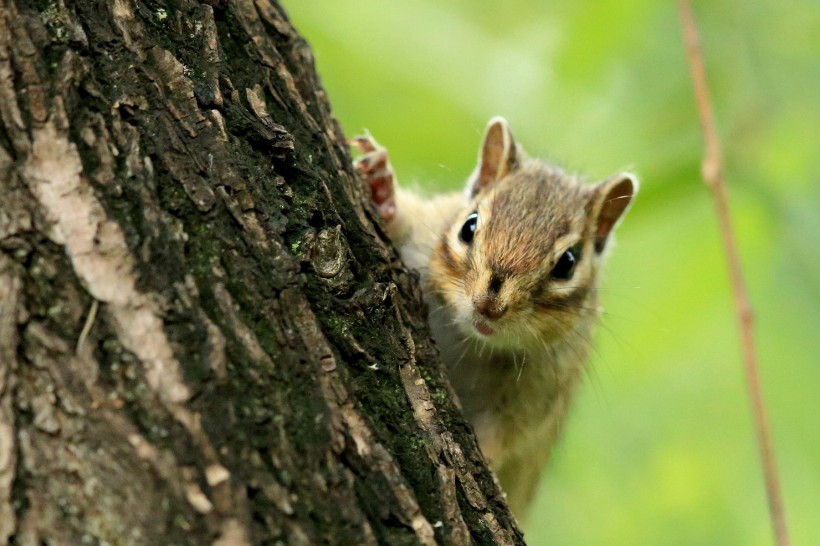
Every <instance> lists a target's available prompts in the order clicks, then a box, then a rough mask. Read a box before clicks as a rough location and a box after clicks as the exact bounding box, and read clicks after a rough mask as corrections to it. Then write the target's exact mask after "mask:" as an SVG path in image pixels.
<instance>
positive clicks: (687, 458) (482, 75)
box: [284, 0, 820, 545]
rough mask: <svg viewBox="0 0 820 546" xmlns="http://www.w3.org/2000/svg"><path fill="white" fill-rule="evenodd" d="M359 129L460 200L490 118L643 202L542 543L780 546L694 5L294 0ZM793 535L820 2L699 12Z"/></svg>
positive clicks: (345, 120) (805, 498) (819, 378)
mask: <svg viewBox="0 0 820 546" xmlns="http://www.w3.org/2000/svg"><path fill="white" fill-rule="evenodd" d="M284 4H285V7H286V8H287V9H288V12H289V14H290V16H291V17H292V19H293V22H294V24H295V26H296V27H297V29H298V30H300V31H301V33H302V34H303V35H305V36H306V37H307V39H308V41H309V42H310V44H311V45H312V47H313V49H314V53H315V55H316V58H317V64H318V70H319V73H320V75H321V76H322V79H323V82H324V84H325V86H326V88H327V91H328V94H329V96H330V100H331V103H332V105H333V108H334V112H335V114H336V116H337V117H338V118H339V120H340V121H341V123H342V125H343V127H344V128H345V131H346V132H347V134H348V135H353V134H356V133H359V132H361V131H362V130H363V129H364V128H367V129H369V130H370V131H371V132H372V133H373V134H374V135H376V137H377V138H378V139H379V140H380V141H381V142H382V143H383V144H384V145H386V146H387V147H388V148H389V150H390V153H391V156H392V160H393V163H394V166H395V167H396V170H397V172H398V175H399V179H400V180H401V181H402V183H404V184H411V183H418V184H420V185H422V186H424V187H427V188H430V189H431V190H436V189H442V190H445V189H454V188H460V187H461V186H462V184H463V181H464V179H465V178H466V176H467V175H468V174H469V172H470V171H471V169H472V168H473V165H474V162H475V158H476V154H477V151H478V144H479V140H480V136H481V133H482V131H483V128H484V125H485V123H486V122H487V120H488V119H489V118H490V117H491V116H492V115H495V114H501V115H504V116H506V117H507V119H508V120H509V121H510V124H511V126H512V128H513V131H514V132H515V134H516V136H517V137H518V139H519V141H520V142H522V143H523V144H524V146H525V147H526V148H527V150H528V151H529V152H530V153H531V154H533V155H540V156H542V157H545V158H548V159H550V160H552V161H555V162H557V163H559V164H561V165H564V166H565V167H567V168H569V169H571V170H577V171H581V172H583V173H585V174H587V175H588V176H589V177H590V178H591V179H600V178H603V177H605V176H607V175H609V174H612V173H615V172H617V171H618V170H620V169H624V168H628V169H632V170H634V171H635V172H637V173H638V174H639V176H640V178H641V181H642V186H641V192H640V195H639V196H638V199H637V201H636V203H635V206H634V207H633V208H632V210H631V212H630V213H629V215H628V217H627V219H626V221H625V222H624V224H623V225H622V226H621V228H620V230H619V232H618V245H617V248H616V250H615V252H614V253H613V255H612V259H611V261H610V263H609V268H608V275H607V279H606V283H605V286H606V288H605V289H604V290H603V292H602V293H603V300H604V301H603V303H604V305H605V307H606V311H607V312H606V315H605V316H604V319H603V324H602V327H601V328H599V331H598V336H597V347H598V351H597V355H596V356H595V358H594V362H593V363H592V371H591V372H590V374H589V377H588V380H587V382H586V385H585V386H584V388H583V389H582V392H581V393H580V395H579V399H578V400H577V404H576V405H575V408H574V410H573V413H572V417H571V420H570V422H569V425H568V427H567V430H566V434H565V435H564V438H563V440H562V441H561V443H560V445H559V447H558V449H557V451H556V452H555V454H554V457H553V459H552V461H551V462H550V464H549V466H548V468H547V469H546V471H545V472H544V479H543V483H542V486H541V491H540V494H539V496H538V498H537V501H536V504H535V506H534V509H533V511H532V514H531V515H530V517H529V520H528V522H527V524H526V525H525V529H526V537H527V540H528V543H529V544H532V545H538V544H558V545H582V544H584V545H589V544H594V545H601V544H607V545H611V544H630V545H646V544H652V545H656V544H659V545H675V544H681V545H693V544H715V545H724V544H732V545H734V544H740V545H747V544H748V545H765V544H771V543H772V538H771V536H772V535H771V532H770V527H769V521H768V514H767V506H766V500H765V496H764V487H763V481H762V477H761V471H760V465H759V461H758V456H757V451H756V447H755V437H754V431H753V428H752V422H751V417H750V411H749V404H748V400H747V396H746V390H745V382H744V376H743V373H742V364H741V361H740V357H739V349H738V342H737V330H736V325H735V318H734V315H733V311H732V301H731V296H730V290H729V286H728V283H727V274H726V267H725V261H724V258H723V254H722V249H721V244H720V238H719V233H718V231H717V224H716V219H715V215H714V211H713V207H712V202H711V197H710V195H709V194H708V193H707V191H706V190H705V187H704V186H703V184H702V183H701V182H700V178H699V163H700V158H701V149H702V146H701V138H700V132H699V126H698V118H697V113H696V111H695V107H694V102H693V98H692V90H691V84H690V79H689V71H688V68H687V66H686V64H685V59H684V54H683V48H682V45H681V39H680V30H679V26H678V20H677V13H676V9H675V4H674V3H672V2H656V1H652V0H631V1H626V0H618V1H614V0H603V1H594V2H593V1H578V2H558V1H546V0H512V1H505V2H502V1H490V0H414V1H406V0H404V1H403V0H371V1H365V0H346V1H340V0H309V1H296V0H290V1H288V0H284ZM695 12H696V16H697V18H698V21H699V25H700V30H701V34H702V39H703V42H704V49H705V56H706V63H707V69H708V75H709V78H710V84H711V87H712V96H713V99H714V106H715V110H716V115H717V117H718V123H719V127H720V132H721V137H722V140H723V147H724V149H725V156H726V165H727V172H728V180H729V183H730V191H731V197H732V209H733V211H732V212H733V217H734V224H735V226H736V228H737V232H738V236H739V239H740V246H741V254H742V260H743V263H744V266H745V268H746V270H745V274H746V279H747V282H748V287H749V291H750V293H751V297H752V299H753V303H754V306H755V308H756V311H757V339H758V344H759V351H760V360H761V368H762V369H761V373H762V378H763V384H764V389H765V396H766V400H767V403H768V407H769V412H770V419H771V422H772V427H773V430H774V437H775V441H776V453H777V457H778V465H779V469H780V473H781V479H782V485H783V489H784V492H785V501H786V510H787V516H788V522H789V524H790V527H791V534H792V538H793V544H795V545H814V544H820V393H818V390H820V366H818V355H820V214H819V213H818V209H820V184H818V182H820V174H819V173H820V144H818V142H820V134H819V133H820V4H818V2H817V0H803V1H799V0H795V1H792V2H776V1H774V0H764V1H761V2H746V1H740V0H721V1H716V2H698V3H696V5H695Z"/></svg>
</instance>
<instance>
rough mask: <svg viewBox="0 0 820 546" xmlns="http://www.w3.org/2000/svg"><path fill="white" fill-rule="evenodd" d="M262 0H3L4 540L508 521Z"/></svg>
mask: <svg viewBox="0 0 820 546" xmlns="http://www.w3.org/2000/svg"><path fill="white" fill-rule="evenodd" d="M423 314H424V309H423V306H422V304H421V299H420V295H419V292H418V285H417V282H416V279H415V277H414V276H413V275H412V274H409V273H408V272H406V271H405V270H403V269H402V268H401V265H400V264H399V263H398V262H397V259H396V255H395V253H394V252H393V250H391V249H390V247H389V246H388V245H387V244H386V243H385V240H384V236H383V234H382V233H381V231H380V230H379V227H378V224H377V222H376V221H375V220H374V214H373V213H372V211H371V208H370V206H369V205H368V204H367V203H366V199H365V196H364V195H363V191H362V189H361V187H360V185H359V182H358V181H357V180H356V179H355V178H354V176H353V175H352V172H351V168H350V157H349V153H348V150H347V146H346V144H345V140H344V137H343V135H342V133H341V130H340V129H339V126H338V124H337V123H336V121H335V120H334V119H333V117H332V116H331V114H330V109H329V106H328V103H327V99H326V98H325V95H324V93H323V91H322V89H321V86H320V84H319V82H318V80H317V77H316V75H315V73H314V69H313V63H312V58H311V53H310V51H309V49H308V47H307V45H306V44H305V43H304V41H302V40H301V39H300V38H299V37H298V36H297V35H296V34H295V32H294V31H293V29H292V28H291V26H290V24H289V22H288V21H287V19H286V17H285V15H284V13H283V12H282V10H281V8H280V7H279V6H278V5H276V4H275V3H271V2H270V1H269V0H256V1H255V2H252V1H235V2H234V1H230V2H227V1H221V0H213V1H212V2H210V3H198V2H194V1H190V0H182V1H179V2H172V3H169V4H167V5H162V4H160V3H158V2H150V1H149V2H139V1H133V0H112V1H110V2H95V1H93V0H84V1H80V0H78V1H76V2H67V1H65V0H0V545H5V544H21V545H22V544H25V545H39V544H144V545H158V544H178V545H183V544H197V545H199V544H214V545H219V546H228V545H244V544H294V545H297V544H305V545H307V544H375V543H385V544H435V543H441V544H468V543H471V542H473V543H482V544H483V543H486V544H493V543H498V544H514V543H521V541H522V539H521V533H520V531H519V530H518V529H517V527H516V525H515V523H514V521H513V519H512V517H511V516H510V514H509V512H508V511H507V509H506V508H505V506H504V503H503V500H502V498H501V496H500V493H499V491H498V489H497V487H496V485H495V484H494V481H493V478H492V475H491V474H490V472H489V471H488V470H487V468H486V467H485V466H484V463H483V461H482V459H481V456H480V454H479V452H478V450H477V448H476V445H475V442H474V440H473V438H472V436H471V434H470V433H469V430H468V427H467V426H466V425H465V424H464V422H463V420H462V419H461V417H460V416H459V413H458V411H457V409H456V408H455V407H454V405H453V403H452V402H451V397H450V394H449V393H450V391H449V387H448V386H447V384H446V381H445V380H444V379H443V375H442V372H441V369H440V367H439V364H438V362H437V359H436V355H435V351H434V348H433V346H432V345H431V343H430V341H429V337H428V334H427V332H426V327H425V324H424V318H423Z"/></svg>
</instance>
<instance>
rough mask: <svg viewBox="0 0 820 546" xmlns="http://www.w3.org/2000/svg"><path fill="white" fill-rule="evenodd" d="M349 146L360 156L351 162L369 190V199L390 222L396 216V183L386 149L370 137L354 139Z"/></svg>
mask: <svg viewBox="0 0 820 546" xmlns="http://www.w3.org/2000/svg"><path fill="white" fill-rule="evenodd" d="M350 144H351V145H352V146H354V147H356V148H357V149H358V150H359V151H360V152H361V153H362V155H361V156H360V157H359V158H357V159H356V160H355V161H354V162H353V167H354V168H355V169H356V171H357V172H358V173H359V176H360V177H361V178H362V180H364V181H365V182H367V185H368V187H369V188H370V198H371V200H372V201H373V203H374V204H375V205H376V207H377V208H378V210H379V214H380V215H381V217H382V218H383V219H384V220H385V221H386V222H390V221H391V220H393V218H395V216H396V183H395V179H396V177H395V173H394V172H393V166H392V165H391V164H390V158H389V157H388V156H387V149H386V148H385V147H383V146H381V145H379V143H378V142H376V140H375V139H374V138H373V137H372V136H371V135H365V136H358V137H355V138H354V139H353V140H352V141H351V142H350Z"/></svg>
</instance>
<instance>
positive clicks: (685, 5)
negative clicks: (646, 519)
mask: <svg viewBox="0 0 820 546" xmlns="http://www.w3.org/2000/svg"><path fill="white" fill-rule="evenodd" d="M678 11H679V15H680V22H681V26H682V27H683V37H684V42H685V44H686V52H687V56H688V59H689V68H690V69H691V71H692V84H693V86H694V89H695V100H696V101H697V106H698V112H699V114H700V125H701V130H702V132H703V140H704V146H705V152H704V157H703V162H702V164H701V170H702V175H703V179H704V181H705V182H706V184H707V185H708V186H709V188H710V189H711V190H712V194H713V196H714V200H715V207H716V209H717V215H718V222H719V224H720V230H721V233H722V235H723V247H724V250H725V251H726V257H727V260H728V267H729V277H730V280H731V284H732V292H733V294H734V302H735V311H736V313H737V318H738V323H739V327H740V341H741V349H742V351H743V360H744V363H745V368H746V382H747V386H748V389H749V397H750V399H751V404H752V411H753V413H754V420H755V425H756V429H757V440H758V448H759V450H760V459H761V462H762V464H763V474H764V476H765V480H766V494H767V497H768V500H769V513H770V515H771V519H772V528H773V530H774V536H775V540H776V543H777V544H778V546H787V545H788V544H789V532H788V528H787V527H786V515H785V513H784V510H783V495H782V493H781V490H780V480H779V479H778V477H777V465H776V464H775V459H774V449H773V446H772V438H771V432H770V429H769V422H768V417H767V415H766V406H765V404H764V402H763V393H762V391H761V387H760V373H759V371H758V365H757V353H756V349H755V343H754V336H753V322H754V316H753V312H752V307H751V305H750V303H749V297H748V295H747V292H746V286H745V283H744V281H743V272H742V270H741V266H740V258H739V256H738V251H737V244H736V243H735V235H734V232H733V230H732V222H731V218H730V215H729V197H728V191H727V189H726V183H725V181H724V176H723V161H722V158H721V151H720V141H719V140H718V135H717V130H716V128H715V118H714V115H713V114H712V105H711V103H710V101H709V89H708V86H707V83H706V71H705V70H704V68H703V57H702V55H701V50H700V39H699V37H698V29H697V25H696V23H695V19H694V17H693V15H692V9H691V5H690V3H689V0H678Z"/></svg>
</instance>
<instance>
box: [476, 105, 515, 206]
mask: <svg viewBox="0 0 820 546" xmlns="http://www.w3.org/2000/svg"><path fill="white" fill-rule="evenodd" d="M518 155H519V150H518V146H517V145H516V143H515V139H514V138H513V135H512V132H511V131H510V126H509V124H508V123H507V120H506V119H504V118H502V117H501V116H496V117H494V118H493V119H491V120H490V122H489V123H488V124H487V130H486V132H485V133H484V141H483V142H482V143H481V150H480V151H479V153H478V166H477V167H476V170H475V171H474V172H473V174H472V176H471V177H470V181H469V183H468V185H467V192H468V195H469V196H470V197H472V196H474V195H475V194H477V193H478V192H480V191H482V190H483V189H484V188H487V187H488V186H490V185H492V184H493V183H494V182H495V181H497V180H501V179H502V178H504V177H505V176H507V174H509V172H510V171H512V170H513V169H514V168H515V167H516V166H517V165H518Z"/></svg>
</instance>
